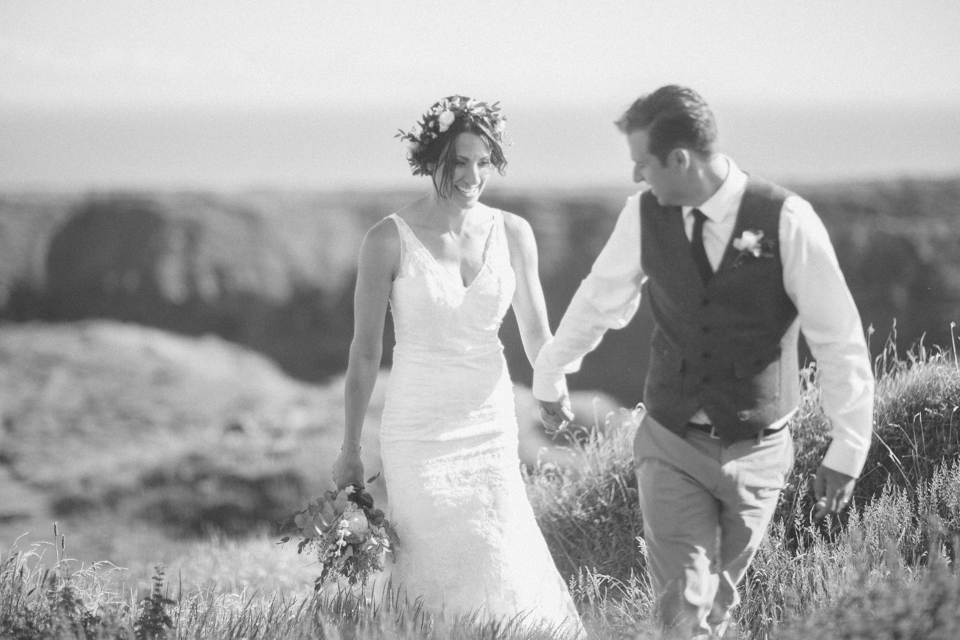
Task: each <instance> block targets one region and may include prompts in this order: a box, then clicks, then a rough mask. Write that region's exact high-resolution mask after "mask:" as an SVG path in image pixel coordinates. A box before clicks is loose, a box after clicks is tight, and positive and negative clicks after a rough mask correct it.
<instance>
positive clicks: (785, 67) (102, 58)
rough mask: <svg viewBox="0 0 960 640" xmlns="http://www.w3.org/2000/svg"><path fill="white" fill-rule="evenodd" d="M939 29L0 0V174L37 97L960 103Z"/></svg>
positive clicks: (445, 10)
mask: <svg viewBox="0 0 960 640" xmlns="http://www.w3.org/2000/svg"><path fill="white" fill-rule="evenodd" d="M957 34H960V3H958V2H956V0H914V1H911V2H903V1H901V0H866V1H864V0H844V1H825V0H793V1H791V2H781V1H777V0H769V1H767V2H746V1H735V0H671V1H669V2H667V1H663V2H652V1H644V0H592V1H587V2H573V1H569V0H527V1H524V0H512V1H502V0H488V1H485V2H475V3H467V2H456V1H451V0H446V1H435V0H404V1H402V2H398V1H394V2H388V1H379V2H374V1H365V0H351V1H349V2H344V1H343V0H339V1H336V2H328V1H325V0H314V1H312V2H306V1H303V2H300V1H294V0H272V1H266V0H264V1H262V2H252V1H249V0H179V1H175V0H151V1H149V2H144V1H138V0H87V1H84V2H81V1H78V0H60V1H56V2H54V1H49V0H30V1H26V0H0V134H3V133H4V131H6V132H7V133H8V134H10V135H12V136H13V139H14V140H15V145H14V144H13V143H8V144H7V145H6V146H7V148H6V150H4V149H3V148H2V147H3V142H2V141H0V185H3V184H7V185H9V184H15V183H17V179H14V178H15V177H16V176H17V175H19V174H17V171H20V170H19V169H17V167H18V166H20V165H23V166H28V167H29V166H37V167H39V165H40V164H41V160H40V159H39V156H37V154H38V153H39V152H38V151H34V149H35V148H41V147H42V148H43V149H44V153H45V154H48V155H49V153H50V151H51V149H53V147H52V146H50V143H49V141H48V142H43V141H42V140H41V141H40V142H38V143H37V145H34V144H32V142H31V141H32V140H34V139H35V138H37V136H38V135H39V134H37V133H33V134H30V131H31V129H30V127H31V126H33V127H34V128H35V129H36V130H37V131H41V132H42V131H43V130H44V125H43V123H42V122H41V121H40V118H41V116H43V117H49V118H51V119H53V118H56V116H57V114H60V115H61V116H62V115H63V114H72V115H81V114H82V115H84V117H97V116H99V117H101V118H104V117H108V116H107V115H105V114H115V113H121V114H123V113H126V114H130V113H139V114H153V116H156V117H159V116H158V114H176V113H190V114H197V113H217V112H225V111H231V112H233V113H240V112H247V113H268V112H272V113H281V112H284V113H288V114H290V113H300V114H308V113H313V114H320V113H323V114H327V116H325V118H326V119H325V120H324V122H327V123H328V124H329V123H333V122H337V123H339V124H337V125H336V127H334V128H335V129H343V128H344V127H346V128H348V129H350V128H353V127H362V126H363V124H362V123H363V122H364V118H367V119H368V120H369V121H371V122H372V121H374V120H376V122H377V126H380V121H381V120H382V121H383V123H384V124H383V126H384V127H387V125H386V124H385V123H386V121H387V120H390V121H391V122H392V124H391V125H389V126H390V127H392V129H391V130H390V131H391V134H390V135H392V132H395V130H396V127H398V126H409V125H412V123H413V121H414V120H415V119H416V118H417V117H418V116H419V113H420V112H421V111H423V110H425V109H426V108H427V107H428V106H429V105H430V104H432V103H433V102H434V101H436V100H437V99H438V98H440V97H442V96H445V95H450V94H453V93H460V94H465V95H471V96H474V97H477V98H480V99H482V100H486V101H490V102H493V101H500V102H501V105H502V106H503V108H504V111H505V113H507V117H508V120H509V119H510V113H511V110H513V112H514V113H517V114H519V115H518V118H519V120H520V121H521V122H522V121H523V120H524V119H526V120H527V121H528V122H529V121H532V120H538V121H539V123H538V126H540V127H541V128H543V127H544V126H545V125H547V124H549V121H550V119H551V118H557V117H558V116H557V114H559V113H569V114H573V113H577V114H580V115H579V116H570V117H571V118H572V119H571V120H570V121H569V122H570V123H577V124H578V126H579V124H580V123H583V122H587V121H588V119H589V116H588V115H587V114H591V113H592V114H598V115H597V116H596V118H597V119H598V121H602V125H597V126H604V127H608V128H609V122H610V121H611V120H612V119H614V118H615V117H616V116H617V115H618V113H619V112H620V111H621V110H622V109H623V108H624V107H625V106H626V105H628V104H629V103H630V102H631V101H632V100H633V99H634V98H636V97H637V96H638V95H639V94H641V93H645V92H648V91H651V90H653V89H655V88H656V87H658V86H660V85H662V84H667V83H680V84H686V85H689V86H692V87H694V88H696V89H697V90H698V91H699V92H700V93H701V94H702V95H704V97H706V98H707V100H708V101H709V102H710V103H711V104H712V105H714V106H715V107H717V108H718V110H719V111H721V112H722V111H723V110H724V109H725V110H727V112H729V113H731V114H736V115H735V117H732V118H731V119H732V120H735V121H737V124H736V125H735V127H734V128H735V129H737V130H738V131H739V130H741V129H743V130H748V128H749V127H746V126H741V124H740V122H739V121H738V120H737V119H738V118H739V119H740V120H745V119H747V120H746V121H748V116H749V113H751V112H752V113H757V112H759V111H762V110H767V109H779V110H780V111H779V112H778V113H780V112H782V113H787V112H788V111H789V110H794V111H797V110H800V111H804V112H806V113H807V114H811V113H814V112H817V111H821V112H822V111H824V110H830V109H839V110H846V112H848V113H850V112H855V111H856V110H858V109H869V110H888V111H891V112H893V111H897V110H899V112H901V113H903V112H904V111H905V110H923V109H927V110H932V112H936V113H953V112H956V113H960V37H958V36H957ZM3 114H7V117H6V120H4V119H3V117H4V115H3ZM9 114H14V115H13V116H10V115H9ZM38 114H40V115H38ZM330 114H336V116H332V115H330ZM364 114H379V115H369V116H366V115H364ZM27 116H29V118H32V120H30V122H32V123H33V124H29V123H28V124H24V122H25V120H24V118H25V117H27ZM351 116H353V118H354V119H353V120H351V119H350V117H351ZM110 117H112V116H110ZM29 118H28V119H29ZM336 118H341V120H336ZM577 118H581V119H579V120H578V119H577ZM50 122H51V123H52V122H53V120H50ZM358 122H359V124H358ZM61 125H62V123H61ZM61 125H58V126H61ZM563 125H564V122H562V121H560V122H558V126H557V127H556V128H557V129H563V128H564V126H563ZM62 126H65V125H62ZM90 126H91V127H93V125H90ZM99 126H105V125H103V124H102V123H101V125H99ZM157 126H159V125H157ZM190 126H199V125H197V124H196V123H195V122H194V123H193V124H191V125H190ZM238 126H239V125H238ZM271 126H276V127H279V128H282V127H281V125H271ZM329 126H333V125H332V124H330V125H329ZM587 126H589V125H587ZM51 127H53V128H54V129H55V126H54V125H53V124H51ZM317 127H320V128H322V127H321V125H320V124H318V125H317ZM76 128H77V127H75V129H76ZM161 128H162V127H161ZM279 128H278V129H277V130H278V131H279ZM315 128H316V127H315ZM94 129H95V127H93V128H89V127H88V128H87V130H88V131H93V130H94ZM386 130H387V129H384V131H386ZM521 130H522V129H521ZM198 131H199V130H198ZM528 131H532V128H528ZM721 132H723V129H722V128H721ZM334 133H336V132H334ZM340 133H342V131H341V132H340ZM949 133H951V134H952V133H954V129H950V130H949ZM28 134H29V135H28ZM328 134H329V132H328V133H319V129H316V131H315V132H314V134H313V135H314V137H313V138H310V141H311V144H322V143H323V141H324V140H325V139H326V138H327V137H329V135H328ZM30 135H33V136H34V138H31V137H30ZM65 135H66V136H67V138H68V139H70V140H74V138H76V136H77V135H79V134H77V132H76V131H74V132H73V133H66V134H65ZM117 135H119V134H117ZM284 135H288V136H293V137H296V136H297V135H300V134H298V133H297V132H296V131H288V132H287V133H286V134H284ZM304 135H306V134H304ZM378 135H381V134H380V133H378ZM383 135H385V134H383ZM519 135H520V130H518V131H517V136H518V137H519ZM531 135H532V134H531ZM610 135H611V136H612V134H610ZM70 136H74V137H73V138H71V137H70ZM8 137H9V136H8ZM308 137H309V136H308ZM333 137H334V138H337V140H339V142H338V144H344V145H349V144H350V142H349V136H347V137H346V138H347V139H346V140H344V139H343V138H344V136H342V135H339V136H333ZM388 137H389V136H388ZM546 137H547V136H546V134H545V133H542V132H541V133H539V134H538V135H537V136H532V137H531V138H528V142H529V140H533V139H536V140H538V141H539V140H541V139H545V138H546ZM81 138H82V137H81ZM78 140H79V138H78ZM130 140H131V139H130V138H123V140H122V141H121V140H120V139H119V138H118V142H117V144H118V145H119V144H121V142H123V141H127V142H129V141H130ZM957 142H960V140H958V141H957ZM146 143H147V142H146V141H144V144H146ZM155 143H156V142H150V143H149V144H155ZM44 144H47V145H48V146H47V147H44V146H43V145H44ZM76 144H80V142H77V143H76ZM356 144H357V145H360V146H363V145H366V144H368V141H367V139H366V138H365V137H364V136H363V135H360V136H359V137H358V140H357V142H356ZM606 144H608V142H606V141H605V142H604V143H603V145H606ZM11 146H14V147H15V148H11ZM74 146H76V145H74ZM604 148H606V147H604ZM333 151H334V152H335V153H341V150H339V149H336V150H333ZM106 152H109V150H105V153H106ZM553 152H554V150H553V149H551V153H553ZM165 153H171V152H170V151H169V150H168V151H166V152H165ZM343 153H347V157H348V158H349V159H353V158H354V157H360V156H356V154H355V155H350V153H348V152H345V151H344V152H343ZM378 153H379V151H378ZM31 154H33V155H31ZM21 155H22V156H23V157H22V158H21ZM45 157H46V156H45ZM521 157H522V156H521ZM401 159H402V158H401ZM20 160H22V162H20ZM391 162H392V160H391ZM48 164H49V165H50V166H51V168H52V169H55V168H56V167H57V166H58V165H57V163H56V162H51V163H48ZM291 164H292V161H291ZM105 166H106V165H105ZM957 168H958V170H960V165H958V167H957ZM104 170H108V169H104ZM158 170H159V169H158ZM252 170H255V169H252ZM23 171H26V170H25V169H24V170H23ZM117 171H119V169H117ZM145 171H149V169H145ZM35 173H36V172H35ZM53 173H56V171H53ZM61 173H62V171H61ZM241 173H242V172H241ZM4 174H6V175H4ZM41 174H42V171H41V172H40V173H37V175H34V176H33V177H32V178H31V179H32V180H33V182H38V181H41V178H42V175H41ZM11 176H13V178H12V177H11ZM38 176H39V177H38ZM20 177H21V178H23V180H22V182H24V183H27V182H30V179H28V178H29V177H30V176H27V175H26V174H24V175H23V176H20Z"/></svg>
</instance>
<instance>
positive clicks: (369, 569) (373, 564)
mask: <svg viewBox="0 0 960 640" xmlns="http://www.w3.org/2000/svg"><path fill="white" fill-rule="evenodd" d="M379 475H380V474H377V475H375V476H373V477H372V478H370V479H369V480H367V483H370V482H373V481H374V480H376V479H377V477H379ZM280 533H281V534H282V535H283V537H282V538H281V539H280V544H284V543H286V542H289V541H290V540H291V539H293V538H298V542H297V553H310V554H314V553H315V554H316V556H317V559H318V560H319V561H320V565H321V567H322V568H321V570H320V576H319V577H318V578H317V579H316V582H315V585H314V586H315V589H318V590H319V589H320V587H322V586H323V584H324V583H325V582H327V581H328V580H329V581H333V580H338V579H341V578H344V579H346V580H347V582H349V583H350V584H351V585H355V584H358V583H359V584H360V585H361V586H364V585H366V583H367V581H368V580H369V579H370V577H371V576H373V575H374V574H376V573H379V572H381V571H383V569H384V562H385V560H386V558H388V557H389V558H390V560H391V561H393V553H394V550H395V549H396V548H397V542H398V540H397V534H396V531H394V529H393V527H392V526H391V525H390V522H389V521H388V520H387V519H386V517H385V516H384V513H383V511H382V510H380V509H377V508H375V507H374V504H373V497H372V496H371V495H370V494H369V493H367V492H366V491H365V490H364V485H362V484H352V485H349V486H347V487H345V488H343V489H341V490H340V491H338V492H334V491H325V492H324V493H323V495H321V496H320V497H318V498H317V499H316V500H315V501H313V502H311V503H309V504H308V505H307V507H306V508H305V509H303V510H302V511H296V512H294V513H292V514H290V515H289V516H287V517H286V518H284V519H283V521H282V522H280Z"/></svg>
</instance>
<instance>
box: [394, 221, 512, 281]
mask: <svg viewBox="0 0 960 640" xmlns="http://www.w3.org/2000/svg"><path fill="white" fill-rule="evenodd" d="M394 215H395V216H396V218H397V219H398V220H400V222H402V223H403V225H404V226H405V227H406V228H407V231H409V232H410V235H411V236H413V239H414V240H416V242H417V245H419V247H420V248H421V249H422V250H423V252H424V253H426V254H427V255H428V256H429V257H430V262H431V263H432V264H433V266H434V267H435V268H436V269H437V270H439V271H442V272H443V273H444V274H446V276H447V277H448V278H449V279H450V280H451V281H453V282H455V283H456V284H458V285H460V288H461V289H463V290H464V291H469V290H470V288H471V287H473V285H474V283H476V281H477V280H479V279H480V276H482V275H483V272H484V270H485V269H486V268H487V263H488V262H489V261H490V245H491V244H492V243H493V234H494V233H495V232H496V228H497V218H496V216H497V214H496V213H494V214H493V221H492V224H491V225H490V233H488V234H487V240H486V242H485V243H484V245H483V256H482V262H481V263H480V268H479V269H477V273H476V274H474V276H473V278H472V279H471V280H470V284H466V283H465V282H464V281H463V276H461V275H459V274H457V275H454V273H453V272H452V271H450V270H449V269H445V268H444V267H443V265H441V264H440V261H439V260H437V258H436V256H434V255H433V252H432V251H430V249H428V248H427V245H425V244H423V241H422V240H420V238H419V236H417V233H416V232H415V231H414V230H413V227H411V226H410V225H409V224H408V223H407V221H406V220H404V219H403V218H401V217H400V216H399V215H396V214H394Z"/></svg>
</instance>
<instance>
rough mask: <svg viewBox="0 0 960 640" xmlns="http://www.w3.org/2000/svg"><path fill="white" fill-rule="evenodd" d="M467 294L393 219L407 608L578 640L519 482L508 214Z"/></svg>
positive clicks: (398, 499) (389, 429)
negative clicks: (515, 623) (477, 617)
mask: <svg viewBox="0 0 960 640" xmlns="http://www.w3.org/2000/svg"><path fill="white" fill-rule="evenodd" d="M494 216H495V219H494V224H493V227H492V229H491V232H490V236H489V238H488V240H487V245H486V248H485V252H484V253H485V256H484V261H483V266H482V267H481V268H480V271H479V272H478V273H477V275H476V277H475V278H474V280H473V281H472V282H470V284H469V285H468V286H464V285H463V283H462V281H460V280H459V277H458V276H454V275H453V274H451V273H450V272H449V271H446V270H445V269H443V268H442V267H441V266H440V265H439V264H438V263H437V262H436V260H435V259H434V258H433V255H432V254H430V253H429V251H428V250H427V249H426V247H424V246H423V244H422V243H421V242H420V240H419V239H418V238H417V237H416V235H414V233H413V231H412V229H410V228H409V227H408V226H407V224H406V222H404V221H403V219H402V218H400V217H399V216H397V215H396V214H394V215H393V216H391V217H393V218H394V220H395V222H396V224H397V228H398V230H399V233H400V238H401V242H402V244H403V249H402V251H401V255H402V259H401V267H400V273H399V274H398V275H397V278H396V279H395V280H394V283H393V291H392V293H391V297H390V308H391V311H392V313H393V318H394V327H395V330H396V337H397V343H396V347H395V349H394V358H393V369H392V371H391V374H390V382H389V385H388V389H387V397H386V404H385V406H384V413H383V420H382V423H381V431H380V438H381V456H382V458H383V468H384V478H385V480H386V485H387V492H388V495H389V501H390V509H391V511H392V519H391V521H392V522H393V523H394V524H395V525H396V527H397V532H398V534H399V535H400V539H401V546H400V549H399V551H398V553H397V564H396V565H395V568H394V572H393V580H394V584H395V585H400V588H401V589H402V590H403V591H404V592H405V593H406V596H407V598H408V600H410V601H415V600H418V599H419V600H421V602H422V603H423V606H424V608H425V609H426V610H428V611H434V612H444V613H445V615H470V614H473V613H476V612H480V613H481V615H482V616H484V617H488V618H504V617H506V618H510V619H513V618H515V617H517V616H521V617H524V619H526V620H527V622H529V623H530V624H533V625H536V624H545V625H548V626H551V625H552V626H556V627H557V628H558V629H562V630H564V631H565V632H571V633H579V631H580V630H581V626H580V620H579V617H578V615H577V612H576V608H575V607H574V604H573V600H572V599H571V597H570V595H569V593H568V591H567V587H566V585H565V583H564V582H563V579H562V578H561V577H560V575H559V573H558V571H557V569H556V566H555V564H554V562H553V559H552V558H551V556H550V553H549V551H548V549H547V545H546V542H545V541H544V539H543V535H542V534H541V533H540V530H539V528H538V527H537V523H536V520H535V518H534V515H533V510H532V508H531V507H530V503H529V502H528V501H527V497H526V490H525V486H524V483H523V479H522V477H521V475H520V461H519V458H518V454H517V448H518V441H517V432H518V429H517V421H516V415H515V407H514V398H513V386H512V384H511V382H510V377H509V373H508V371H507V366H506V361H505V360H504V357H503V346H502V344H501V343H500V338H499V336H498V331H499V329H500V324H501V322H502V321H503V316H504V314H505V313H506V311H507V309H508V308H509V306H510V303H511V301H512V299H513V293H514V289H515V287H516V279H515V275H514V273H513V269H512V267H511V265H510V252H509V246H508V244H507V240H506V231H505V229H504V223H503V214H502V212H500V211H495V212H494Z"/></svg>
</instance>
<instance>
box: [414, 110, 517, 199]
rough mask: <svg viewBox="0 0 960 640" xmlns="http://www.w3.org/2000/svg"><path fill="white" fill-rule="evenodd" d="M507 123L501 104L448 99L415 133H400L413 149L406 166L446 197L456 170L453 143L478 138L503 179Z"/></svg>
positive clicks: (424, 117) (505, 163)
mask: <svg viewBox="0 0 960 640" xmlns="http://www.w3.org/2000/svg"><path fill="white" fill-rule="evenodd" d="M505 123H506V118H505V117H504V116H503V115H502V114H501V113H500V106H499V103H496V102H495V103H493V104H487V103H486V102H479V101H477V100H474V99H472V98H468V97H466V96H459V95H457V96H449V97H447V98H444V99H442V100H440V101H439V102H437V103H436V104H434V105H433V106H432V107H430V109H429V110H427V112H426V113H425V114H423V116H422V117H421V118H420V122H418V123H417V125H416V126H414V128H413V129H412V130H410V131H409V132H405V131H403V130H402V129H401V130H400V132H399V133H398V134H397V135H396V137H397V138H400V139H401V140H402V141H403V142H404V143H405V144H406V145H407V147H408V148H409V149H410V151H409V153H408V154H407V162H409V163H410V169H411V170H412V171H413V175H415V176H425V175H429V176H430V177H431V179H432V180H433V186H434V188H435V189H436V190H437V193H439V194H441V195H446V193H447V190H448V189H449V188H450V185H451V183H452V182H453V172H454V170H455V167H456V163H455V162H454V160H456V148H455V145H454V141H455V140H456V139H457V136H459V135H460V134H461V133H472V134H474V135H476V136H479V137H480V139H482V140H483V141H484V143H486V145H487V148H488V149H489V150H490V161H491V162H492V163H493V166H495V167H496V168H497V171H499V172H500V175H503V174H504V172H505V170H506V166H507V159H506V157H504V155H503V146H502V140H503V130H504V126H505Z"/></svg>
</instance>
